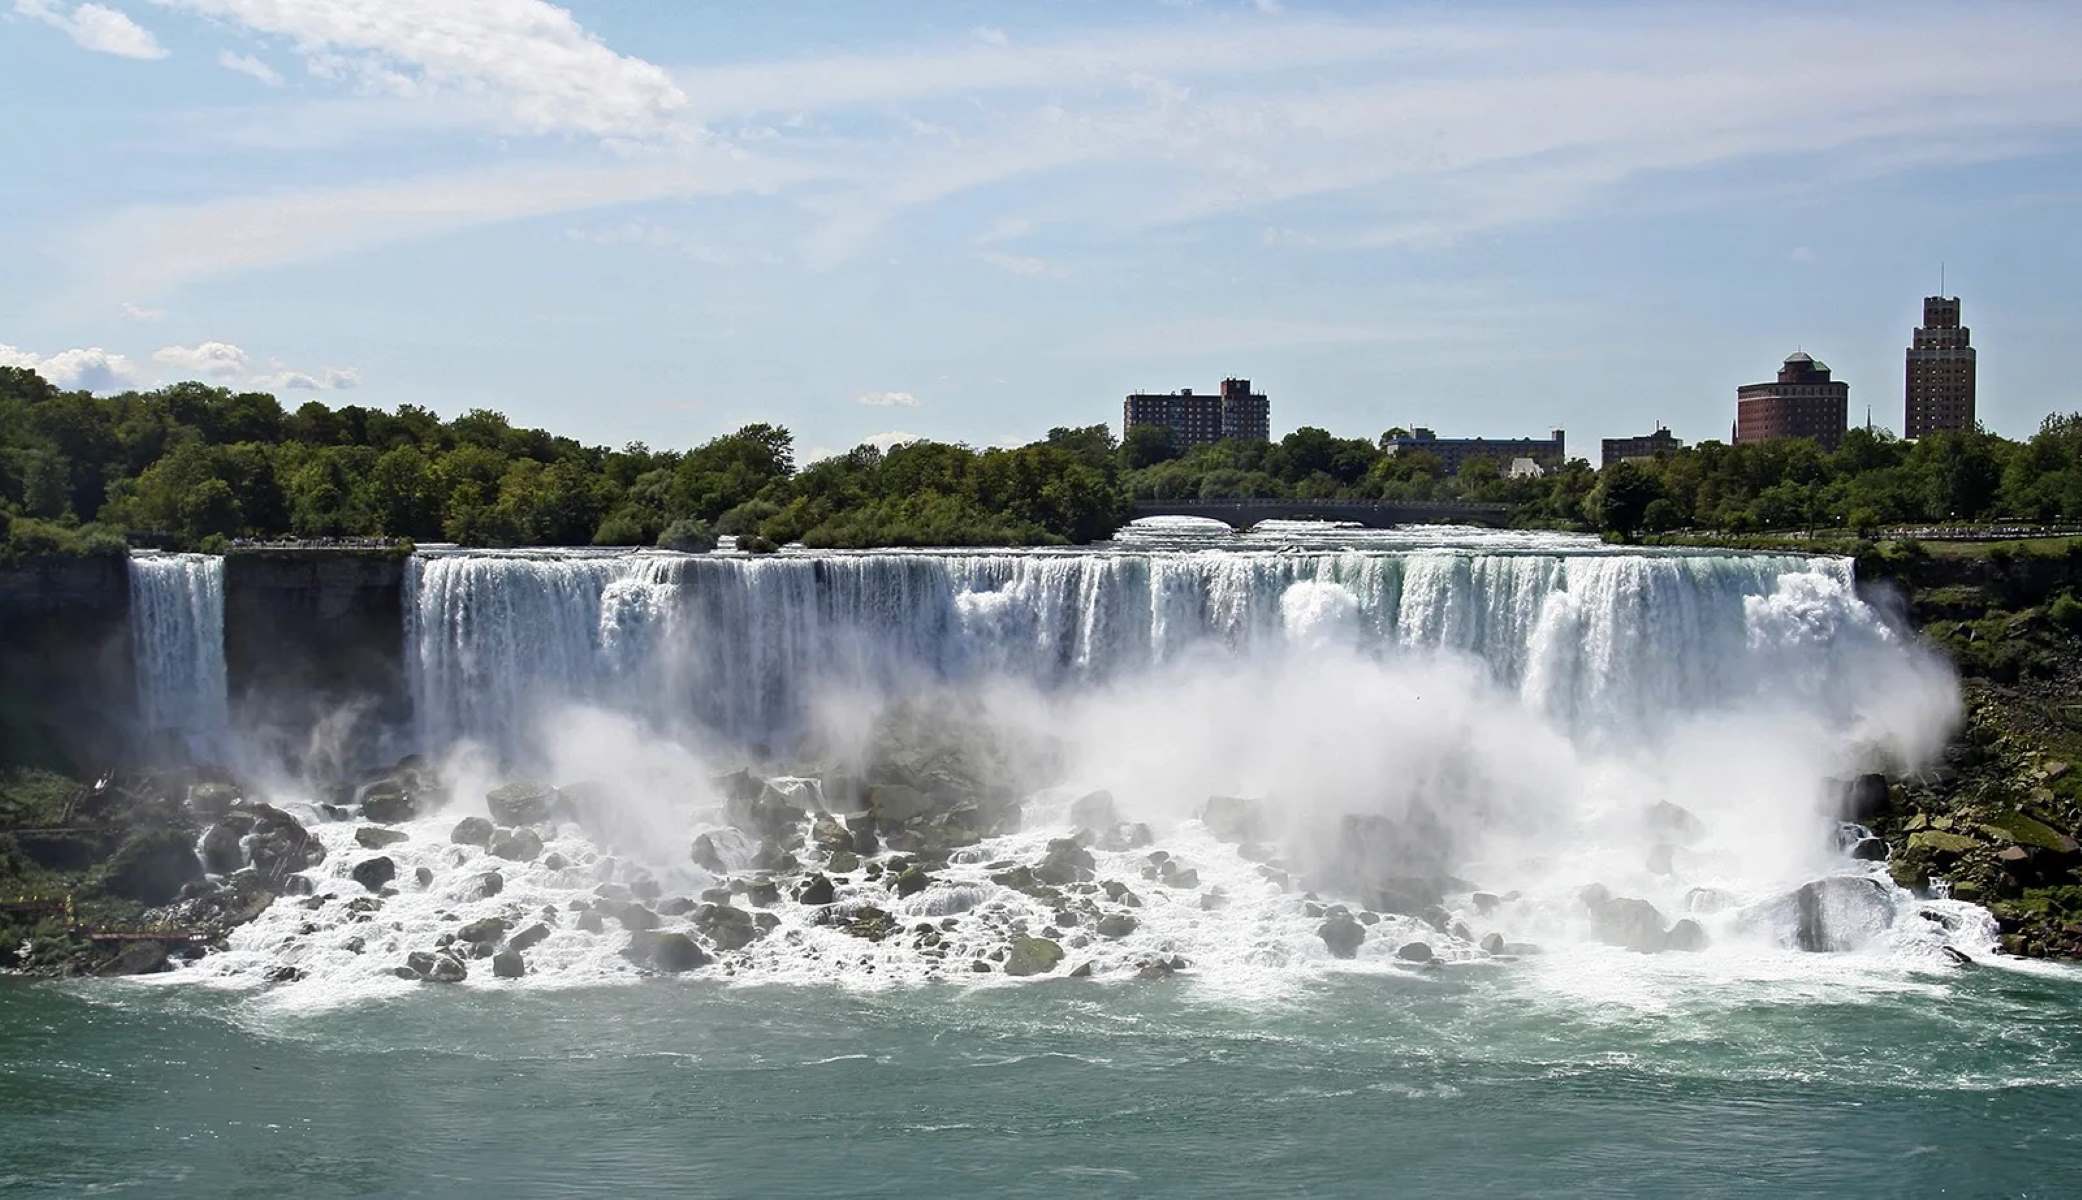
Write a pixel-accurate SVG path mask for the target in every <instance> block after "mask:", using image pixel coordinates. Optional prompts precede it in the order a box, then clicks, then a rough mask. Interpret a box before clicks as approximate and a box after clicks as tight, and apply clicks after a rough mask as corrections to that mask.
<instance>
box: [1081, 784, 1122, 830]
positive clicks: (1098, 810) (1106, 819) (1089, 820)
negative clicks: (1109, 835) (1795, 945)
mask: <svg viewBox="0 0 2082 1200" xmlns="http://www.w3.org/2000/svg"><path fill="white" fill-rule="evenodd" d="M1070 823H1071V824H1072V825H1076V826H1078V827H1079V828H1082V829H1089V830H1092V831H1093V832H1095V833H1103V832H1105V831H1107V830H1110V829H1112V828H1113V827H1114V826H1116V825H1118V824H1120V823H1121V816H1120V810H1119V809H1118V808H1117V807H1116V806H1115V804H1114V802H1113V793H1112V792H1108V791H1097V792H1087V793H1086V794H1084V795H1082V796H1079V797H1078V798H1077V799H1076V800H1074V801H1072V802H1071V804H1070Z"/></svg>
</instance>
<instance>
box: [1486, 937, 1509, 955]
mask: <svg viewBox="0 0 2082 1200" xmlns="http://www.w3.org/2000/svg"><path fill="white" fill-rule="evenodd" d="M1503 952H1504V935H1503V934H1501V933H1485V934H1483V935H1482V953H1484V954H1502V953H1503Z"/></svg>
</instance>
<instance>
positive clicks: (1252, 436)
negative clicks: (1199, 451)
mask: <svg viewBox="0 0 2082 1200" xmlns="http://www.w3.org/2000/svg"><path fill="white" fill-rule="evenodd" d="M1146 425H1156V426H1161V427H1163V428H1165V429H1169V430H1170V431H1171V441H1172V444H1173V445H1175V446H1177V447H1178V448H1179V449H1181V450H1184V449H1186V448H1187V447H1190V446H1206V445H1211V444H1213V443H1215V442H1221V441H1228V440H1230V439H1232V438H1233V439H1237V440H1241V441H1247V442H1265V441H1271V440H1272V405H1271V403H1270V402H1269V401H1267V400H1266V398H1265V394H1264V393H1263V392H1254V391H1252V390H1251V381H1250V380H1248V379H1224V380H1223V381H1222V390H1221V391H1220V392H1219V393H1216V394H1212V395H1210V394H1208V393H1206V392H1200V393H1195V392H1194V391H1193V389H1192V388H1186V389H1184V390H1182V391H1176V392H1167V393H1156V392H1136V393H1135V394H1133V395H1131V396H1129V397H1128V399H1127V402H1126V403H1124V404H1123V405H1122V406H1121V436H1122V437H1126V436H1127V435H1128V434H1129V433H1130V432H1132V431H1133V430H1135V429H1136V428H1138V427H1140V426H1146Z"/></svg>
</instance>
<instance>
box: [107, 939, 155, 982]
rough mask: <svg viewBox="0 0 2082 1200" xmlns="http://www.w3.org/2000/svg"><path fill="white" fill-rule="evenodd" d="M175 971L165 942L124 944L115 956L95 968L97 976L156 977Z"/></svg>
mask: <svg viewBox="0 0 2082 1200" xmlns="http://www.w3.org/2000/svg"><path fill="white" fill-rule="evenodd" d="M171 970H173V964H172V963H170V962H168V961H167V954H166V943H165V942H146V941H138V942H124V943H123V944H122V945H121V946H120V947H119V948H118V949H117V950H116V952H115V954H114V955H113V956H111V957H110V958H108V959H106V960H104V961H103V962H101V963H100V964H99V965H98V966H96V967H95V968H94V973H95V974H96V975H156V974H158V973H160V972H161V971H171Z"/></svg>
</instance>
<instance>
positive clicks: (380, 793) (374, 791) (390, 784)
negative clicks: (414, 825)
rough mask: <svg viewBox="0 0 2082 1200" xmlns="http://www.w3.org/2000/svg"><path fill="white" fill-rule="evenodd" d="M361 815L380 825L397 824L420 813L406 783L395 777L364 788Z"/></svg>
mask: <svg viewBox="0 0 2082 1200" xmlns="http://www.w3.org/2000/svg"><path fill="white" fill-rule="evenodd" d="M361 815H362V818H363V819H364V820H369V821H374V822H376V823H377V824H379V825H395V824H397V823H398V822H400V821H409V820H411V819H412V818H414V817H416V816H418V815H419V806H418V804H416V803H415V802H414V801H413V799H412V794H411V793H410V792H408V791H406V790H405V786H404V784H402V783H400V782H399V781H397V780H395V779H383V780H378V781H377V782H375V783H372V784H370V785H369V786H368V787H367V788H365V789H363V791H362V795H361Z"/></svg>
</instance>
